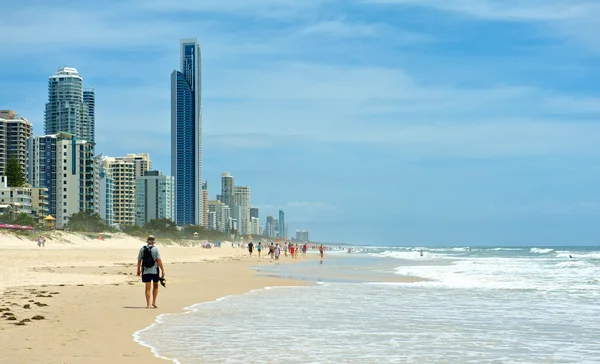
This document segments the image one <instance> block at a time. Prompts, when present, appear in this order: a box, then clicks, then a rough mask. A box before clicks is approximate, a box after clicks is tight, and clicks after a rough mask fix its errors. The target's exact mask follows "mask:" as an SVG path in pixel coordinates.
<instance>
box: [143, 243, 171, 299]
mask: <svg viewBox="0 0 600 364" xmlns="http://www.w3.org/2000/svg"><path fill="white" fill-rule="evenodd" d="M147 243H148V245H144V246H143V247H142V248H141V249H140V252H139V253H138V262H137V275H138V276H140V275H141V276H142V282H144V284H145V293H146V308H157V306H156V296H158V282H159V280H160V277H162V278H164V277H165V268H164V267H163V263H162V259H161V257H160V253H159V252H158V248H157V247H155V246H154V235H150V236H148V240H147ZM159 269H160V270H159ZM159 274H160V276H159ZM152 282H154V287H153V290H152V305H150V285H151V284H152Z"/></svg>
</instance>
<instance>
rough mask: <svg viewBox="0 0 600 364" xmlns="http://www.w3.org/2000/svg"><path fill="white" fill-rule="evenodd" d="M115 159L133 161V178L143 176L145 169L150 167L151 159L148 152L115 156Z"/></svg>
mask: <svg viewBox="0 0 600 364" xmlns="http://www.w3.org/2000/svg"><path fill="white" fill-rule="evenodd" d="M115 159H116V160H118V161H124V162H129V163H133V174H134V176H135V178H138V177H141V176H144V174H145V173H146V171H149V170H151V169H152V160H151V159H150V154H148V153H130V154H127V155H126V156H123V157H115Z"/></svg>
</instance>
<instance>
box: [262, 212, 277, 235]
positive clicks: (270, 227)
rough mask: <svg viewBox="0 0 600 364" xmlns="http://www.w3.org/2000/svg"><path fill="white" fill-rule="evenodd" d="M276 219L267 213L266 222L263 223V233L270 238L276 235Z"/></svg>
mask: <svg viewBox="0 0 600 364" xmlns="http://www.w3.org/2000/svg"><path fill="white" fill-rule="evenodd" d="M276 231H277V219H275V216H272V215H269V216H267V223H266V224H265V235H266V236H268V237H270V238H275V237H277V234H276Z"/></svg>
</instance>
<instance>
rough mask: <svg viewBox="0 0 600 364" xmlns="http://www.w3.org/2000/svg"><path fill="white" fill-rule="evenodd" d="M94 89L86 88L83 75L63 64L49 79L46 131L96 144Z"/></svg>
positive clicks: (46, 132)
mask: <svg viewBox="0 0 600 364" xmlns="http://www.w3.org/2000/svg"><path fill="white" fill-rule="evenodd" d="M94 114H95V94H94V90H86V91H84V90H83V78H81V76H80V75H79V73H78V72H77V69H75V68H72V67H62V68H59V69H58V71H56V73H55V74H54V75H52V76H50V78H49V79H48V103H47V104H46V112H45V124H44V133H45V134H46V135H52V134H56V133H59V132H64V133H69V134H73V135H74V136H75V137H76V138H77V139H83V140H85V141H86V142H90V143H92V144H93V143H94V119H95V117H94Z"/></svg>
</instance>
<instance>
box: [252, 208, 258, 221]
mask: <svg viewBox="0 0 600 364" xmlns="http://www.w3.org/2000/svg"><path fill="white" fill-rule="evenodd" d="M253 217H256V218H257V219H258V207H251V208H250V218H253Z"/></svg>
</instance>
